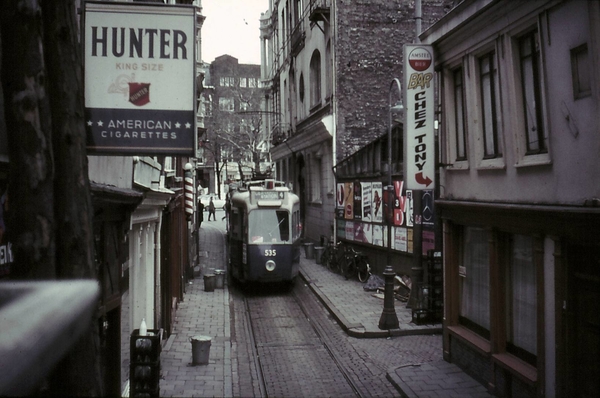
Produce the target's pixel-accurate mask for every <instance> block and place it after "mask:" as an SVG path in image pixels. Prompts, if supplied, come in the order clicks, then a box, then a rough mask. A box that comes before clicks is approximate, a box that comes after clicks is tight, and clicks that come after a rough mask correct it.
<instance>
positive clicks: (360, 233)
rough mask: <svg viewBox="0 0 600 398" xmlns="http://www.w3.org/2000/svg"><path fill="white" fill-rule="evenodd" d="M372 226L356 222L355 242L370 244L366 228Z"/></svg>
mask: <svg viewBox="0 0 600 398" xmlns="http://www.w3.org/2000/svg"><path fill="white" fill-rule="evenodd" d="M369 225H370V224H366V223H362V222H354V241H355V242H361V243H369V239H368V238H367V231H366V228H367V227H368V226H369Z"/></svg>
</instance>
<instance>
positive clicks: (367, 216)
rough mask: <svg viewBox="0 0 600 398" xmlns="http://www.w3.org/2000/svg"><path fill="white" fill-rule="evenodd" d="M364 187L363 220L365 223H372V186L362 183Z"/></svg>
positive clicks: (368, 183)
mask: <svg viewBox="0 0 600 398" xmlns="http://www.w3.org/2000/svg"><path fill="white" fill-rule="evenodd" d="M360 185H361V187H362V219H363V221H367V222H370V221H371V200H372V195H373V193H372V191H371V187H372V184H371V183H370V182H361V183H360Z"/></svg>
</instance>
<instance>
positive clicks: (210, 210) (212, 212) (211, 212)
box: [208, 196, 217, 221]
mask: <svg viewBox="0 0 600 398" xmlns="http://www.w3.org/2000/svg"><path fill="white" fill-rule="evenodd" d="M210 216H212V218H213V221H217V216H215V202H213V198H212V196H211V197H210V202H209V203H208V221H210Z"/></svg>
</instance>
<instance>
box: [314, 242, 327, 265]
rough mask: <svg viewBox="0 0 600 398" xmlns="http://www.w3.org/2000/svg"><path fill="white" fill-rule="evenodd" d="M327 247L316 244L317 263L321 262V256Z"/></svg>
mask: <svg viewBox="0 0 600 398" xmlns="http://www.w3.org/2000/svg"><path fill="white" fill-rule="evenodd" d="M324 251H325V248H324V247H322V246H315V261H316V262H317V264H321V257H322V256H323V252H324Z"/></svg>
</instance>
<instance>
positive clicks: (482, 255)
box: [459, 227, 490, 339]
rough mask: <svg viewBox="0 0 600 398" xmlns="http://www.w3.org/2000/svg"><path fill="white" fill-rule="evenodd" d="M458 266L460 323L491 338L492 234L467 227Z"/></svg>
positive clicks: (480, 229)
mask: <svg viewBox="0 0 600 398" xmlns="http://www.w3.org/2000/svg"><path fill="white" fill-rule="evenodd" d="M460 256H461V260H462V264H461V265H460V266H459V274H460V280H459V288H460V292H459V294H460V298H459V301H460V305H459V311H460V312H459V321H460V323H461V324H462V325H464V326H465V327H467V328H469V329H471V330H473V331H474V332H476V333H478V334H480V335H481V336H482V337H484V338H486V339H489V337H490V332H489V330H490V265H489V264H490V262H489V232H488V231H487V230H485V229H483V228H476V227H465V228H464V229H463V239H462V245H461V253H460Z"/></svg>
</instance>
